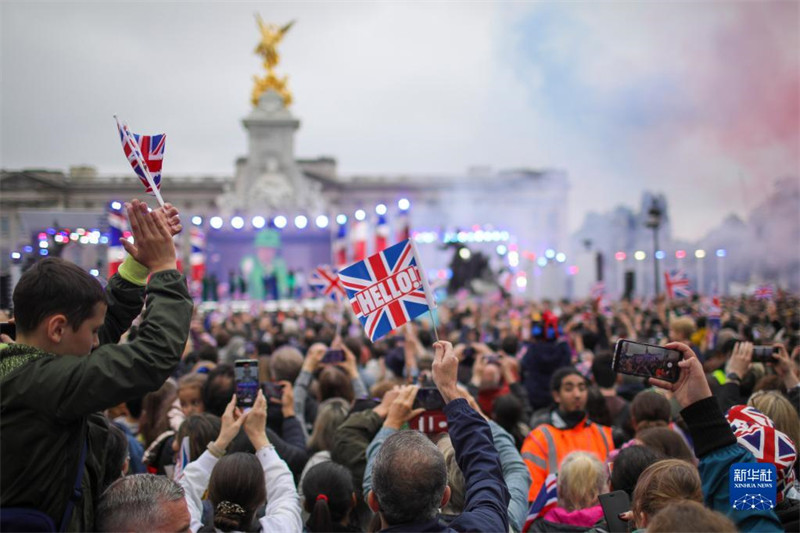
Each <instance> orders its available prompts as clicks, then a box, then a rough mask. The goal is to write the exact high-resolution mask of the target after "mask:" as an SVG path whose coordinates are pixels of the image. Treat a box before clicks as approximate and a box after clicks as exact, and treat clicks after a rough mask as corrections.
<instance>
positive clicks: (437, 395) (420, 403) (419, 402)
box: [414, 387, 445, 411]
mask: <svg viewBox="0 0 800 533" xmlns="http://www.w3.org/2000/svg"><path fill="white" fill-rule="evenodd" d="M444 406H445V402H444V398H442V393H441V392H439V389H437V388H436V387H423V388H421V389H419V390H418V391H417V397H416V398H415V399H414V409H425V410H426V411H441V410H442V409H444Z"/></svg>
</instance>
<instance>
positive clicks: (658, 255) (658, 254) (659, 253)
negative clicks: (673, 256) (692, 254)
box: [656, 250, 667, 259]
mask: <svg viewBox="0 0 800 533" xmlns="http://www.w3.org/2000/svg"><path fill="white" fill-rule="evenodd" d="M666 256H667V254H665V253H664V250H657V251H656V259H664V258H665V257H666Z"/></svg>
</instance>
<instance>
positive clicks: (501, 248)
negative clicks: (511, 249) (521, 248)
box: [495, 244, 508, 255]
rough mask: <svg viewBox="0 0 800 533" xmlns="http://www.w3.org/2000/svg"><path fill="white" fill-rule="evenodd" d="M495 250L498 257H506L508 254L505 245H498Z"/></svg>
mask: <svg viewBox="0 0 800 533" xmlns="http://www.w3.org/2000/svg"><path fill="white" fill-rule="evenodd" d="M495 250H497V255H506V252H507V251H508V249H506V245H505V244H498V245H497V248H495Z"/></svg>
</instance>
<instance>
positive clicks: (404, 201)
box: [397, 198, 411, 211]
mask: <svg viewBox="0 0 800 533" xmlns="http://www.w3.org/2000/svg"><path fill="white" fill-rule="evenodd" d="M397 207H398V208H399V209H400V211H408V209H409V208H410V207H411V202H409V201H408V198H400V200H398V201H397Z"/></svg>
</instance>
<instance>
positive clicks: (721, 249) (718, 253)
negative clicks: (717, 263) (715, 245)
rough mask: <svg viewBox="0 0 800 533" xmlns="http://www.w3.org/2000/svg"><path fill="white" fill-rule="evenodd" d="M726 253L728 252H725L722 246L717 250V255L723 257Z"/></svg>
mask: <svg viewBox="0 0 800 533" xmlns="http://www.w3.org/2000/svg"><path fill="white" fill-rule="evenodd" d="M726 255H728V252H726V251H725V249H724V248H720V249H719V250H717V257H725V256H726Z"/></svg>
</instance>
